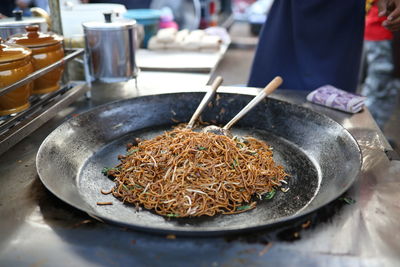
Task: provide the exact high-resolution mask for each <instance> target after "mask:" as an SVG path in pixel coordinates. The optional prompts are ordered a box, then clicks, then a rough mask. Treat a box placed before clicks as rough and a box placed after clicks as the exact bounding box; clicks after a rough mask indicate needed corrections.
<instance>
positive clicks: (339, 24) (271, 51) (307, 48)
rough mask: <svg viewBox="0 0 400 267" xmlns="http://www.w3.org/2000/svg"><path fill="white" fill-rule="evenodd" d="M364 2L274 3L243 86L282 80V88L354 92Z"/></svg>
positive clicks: (315, 0) (304, 0)
mask: <svg viewBox="0 0 400 267" xmlns="http://www.w3.org/2000/svg"><path fill="white" fill-rule="evenodd" d="M364 16H365V1H363V0H345V1H344V0H275V2H274V4H273V6H272V8H271V11H270V13H269V16H268V18H267V22H266V23H265V24H264V27H263V29H262V32H261V35H260V40H259V43H258V47H257V51H256V54H255V58H254V62H253V66H252V70H251V73H250V79H249V82H248V86H253V87H264V86H265V85H266V84H267V83H268V82H269V81H270V80H272V79H273V77H275V76H277V75H280V76H282V78H283V80H284V83H283V85H282V86H281V88H285V89H295V90H307V91H311V90H314V89H316V88H318V87H320V86H322V85H326V84H331V85H333V86H335V87H338V88H340V89H343V90H346V91H349V92H354V91H355V90H356V88H357V83H358V76H359V69H360V63H361V53H362V45H363V35H364Z"/></svg>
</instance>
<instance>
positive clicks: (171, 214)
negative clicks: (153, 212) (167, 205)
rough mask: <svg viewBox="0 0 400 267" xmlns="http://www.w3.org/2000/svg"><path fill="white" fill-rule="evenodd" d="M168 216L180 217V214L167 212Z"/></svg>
mask: <svg viewBox="0 0 400 267" xmlns="http://www.w3.org/2000/svg"><path fill="white" fill-rule="evenodd" d="M167 217H179V214H173V213H169V214H167Z"/></svg>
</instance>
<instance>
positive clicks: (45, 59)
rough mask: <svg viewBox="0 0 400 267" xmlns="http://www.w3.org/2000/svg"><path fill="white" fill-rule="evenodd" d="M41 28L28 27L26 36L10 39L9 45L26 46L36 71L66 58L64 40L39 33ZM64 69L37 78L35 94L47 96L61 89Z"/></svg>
mask: <svg viewBox="0 0 400 267" xmlns="http://www.w3.org/2000/svg"><path fill="white" fill-rule="evenodd" d="M38 30H39V26H37V25H32V26H27V27H26V31H27V33H25V34H16V35H13V36H11V37H10V39H9V40H8V42H7V43H15V44H19V45H23V46H26V47H28V48H30V49H31V50H32V64H33V67H34V69H35V71H37V70H39V69H42V68H44V67H46V66H48V65H50V64H52V63H54V62H56V61H58V60H60V59H62V58H63V57H64V49H63V45H62V42H63V38H62V37H61V36H59V35H56V34H54V33H41V32H38ZM63 70H64V67H63V66H61V67H59V68H56V69H54V70H52V71H50V72H49V73H46V74H45V75H43V76H41V77H40V78H37V79H36V80H35V81H34V85H33V91H32V93H33V94H46V93H50V92H53V91H56V90H58V89H59V88H60V84H59V83H60V80H61V76H62V73H63Z"/></svg>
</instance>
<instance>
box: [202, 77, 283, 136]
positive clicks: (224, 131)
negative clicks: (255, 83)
mask: <svg viewBox="0 0 400 267" xmlns="http://www.w3.org/2000/svg"><path fill="white" fill-rule="evenodd" d="M282 82H283V80H282V78H281V77H279V76H277V77H275V78H274V79H273V80H272V81H271V82H270V83H269V84H267V86H265V88H264V89H263V90H262V91H261V92H260V93H259V94H258V95H257V96H255V97H254V98H253V99H252V100H251V101H250V102H249V103H248V104H247V105H246V106H245V107H244V108H243V109H242V110H241V111H240V112H239V113H238V114H236V116H235V117H233V119H231V120H230V121H229V122H228V123H227V124H226V125H225V126H224V127H222V128H221V127H218V126H216V125H210V126H207V127H205V128H204V129H203V132H209V133H215V134H218V135H226V136H228V137H232V134H231V133H230V131H229V129H230V128H231V127H232V126H233V125H234V124H235V123H236V122H238V121H239V120H240V119H241V118H243V116H244V115H246V114H247V113H248V112H249V111H250V110H252V109H253V108H254V107H255V106H257V105H258V103H260V102H261V101H262V100H263V99H264V98H265V97H267V96H268V95H270V94H271V93H272V92H274V91H275V90H276V89H278V87H279V86H280V85H281V84H282Z"/></svg>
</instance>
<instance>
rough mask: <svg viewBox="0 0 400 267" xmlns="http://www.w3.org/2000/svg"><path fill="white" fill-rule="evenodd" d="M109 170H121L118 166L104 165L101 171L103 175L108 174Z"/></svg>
mask: <svg viewBox="0 0 400 267" xmlns="http://www.w3.org/2000/svg"><path fill="white" fill-rule="evenodd" d="M109 171H119V169H118V168H108V167H104V168H103V169H102V170H101V173H102V174H103V175H108V172H109Z"/></svg>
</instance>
